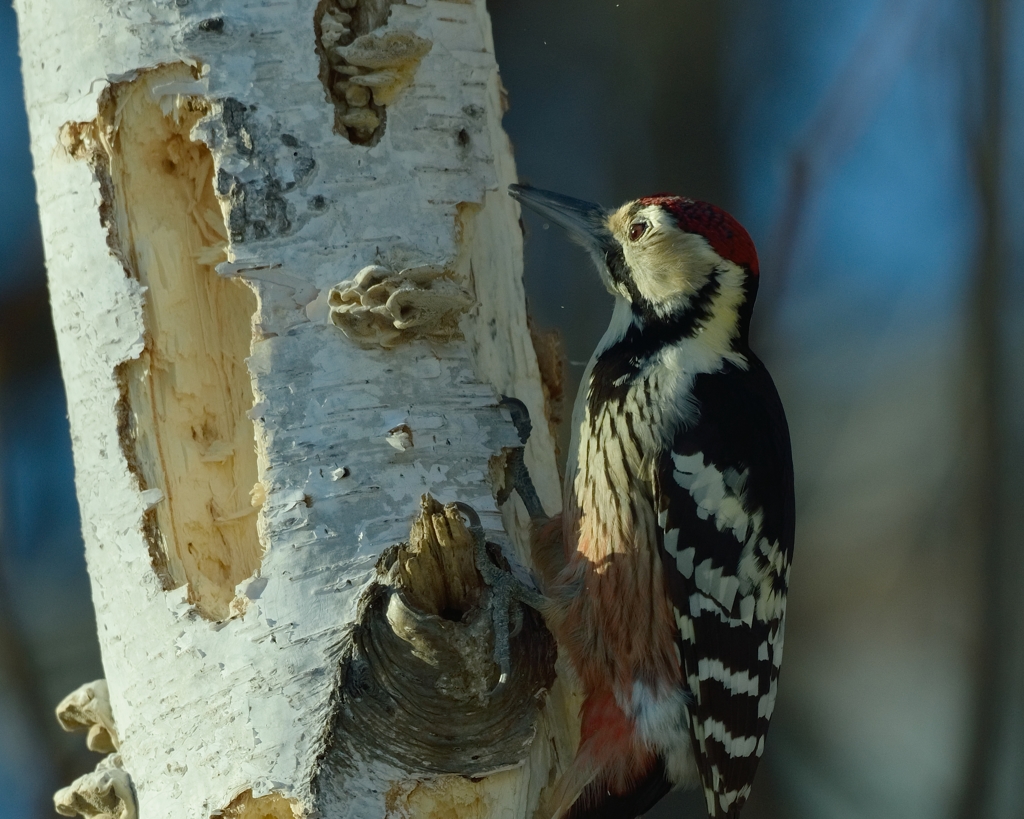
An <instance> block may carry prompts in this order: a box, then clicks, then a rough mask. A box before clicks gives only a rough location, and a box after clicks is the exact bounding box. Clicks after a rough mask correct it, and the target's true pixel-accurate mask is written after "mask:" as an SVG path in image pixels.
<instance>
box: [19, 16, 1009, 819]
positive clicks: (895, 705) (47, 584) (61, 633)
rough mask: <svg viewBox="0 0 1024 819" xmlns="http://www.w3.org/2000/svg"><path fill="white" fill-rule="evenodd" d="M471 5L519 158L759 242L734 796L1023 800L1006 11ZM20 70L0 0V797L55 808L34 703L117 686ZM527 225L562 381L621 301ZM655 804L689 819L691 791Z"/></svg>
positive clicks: (44, 713) (538, 313) (752, 815)
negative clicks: (741, 732)
mask: <svg viewBox="0 0 1024 819" xmlns="http://www.w3.org/2000/svg"><path fill="white" fill-rule="evenodd" d="M489 6H490V8H491V11H492V15H493V20H494V33H495V42H496V48H497V52H498V60H499V64H500V66H501V71H502V77H503V80H504V83H505V85H506V87H507V89H508V91H509V96H510V101H511V106H512V107H511V110H510V111H509V113H508V114H507V116H506V119H505V124H506V128H507V130H508V132H509V134H510V135H511V137H512V140H513V143H514V146H515V149H516V156H517V162H518V166H519V172H520V175H521V177H522V179H523V180H525V181H528V182H531V183H533V184H535V185H538V186H540V187H545V188H549V189H552V190H557V191H561V192H564V193H567V194H570V195H573V196H577V197H581V198H589V199H593V200H596V201H600V202H603V203H605V204H608V205H612V204H618V203H619V202H622V201H625V200H627V199H630V198H634V197H636V196H640V195H643V194H649V193H653V192H657V191H671V192H675V193H683V194H686V195H690V196H693V197H695V198H702V199H708V200H711V201H714V202H716V203H718V204H720V205H722V206H724V207H726V208H727V209H728V210H730V211H731V212H732V213H733V214H734V215H735V216H737V218H739V219H740V221H741V222H743V223H744V224H745V225H746V226H747V228H748V229H749V231H750V233H751V234H752V236H753V237H754V240H755V242H756V243H757V245H758V248H759V251H760V254H761V262H762V274H763V275H762V292H761V295H760V297H759V306H758V310H757V311H756V314H755V319H754V322H755V326H754V334H755V340H756V344H755V346H756V348H757V349H758V351H759V352H760V353H761V355H762V357H763V358H764V359H765V360H766V362H767V363H768V365H769V368H770V369H771V370H772V372H773V373H774V375H775V378H776V381H777V383H778V386H779V389H780V392H781V394H782V397H783V400H784V402H785V404H786V407H787V411H788V414H789V418H790V425H791V428H792V434H793V443H794V456H795V461H796V468H797V491H798V514H799V528H798V535H797V555H796V563H795V568H794V571H793V576H792V593H791V598H790V600H791V602H790V608H789V614H790V621H789V626H788V631H787V641H786V667H785V671H784V672H783V675H782V685H781V690H780V699H779V704H778V709H777V712H776V717H775V720H774V721H773V728H772V733H771V736H770V738H769V744H768V752H767V754H766V755H765V758H764V762H763V763H762V766H761V771H760V772H759V774H758V779H757V782H756V784H755V789H754V797H753V799H752V801H751V803H750V805H749V808H748V809H747V810H746V811H745V813H744V816H745V817H746V819H757V817H797V818H798V819H801V818H802V817H807V818H808V819H811V818H812V817H813V818H814V819H832V818H833V817H834V818H835V819H846V818H847V817H849V818H850V819H854V817H864V819H878V818H880V817H893V819H896V817H899V818H900V819H914V818H916V817H921V819H925V818H926V817H927V818H928V819H934V817H957V819H969V817H975V816H977V817H982V816H984V817H986V819H1021V817H1024V607H1022V606H1020V605H1019V604H1018V603H1017V599H1018V598H1017V595H1019V593H1020V589H1022V588H1024V557H1022V551H1024V550H1022V538H1021V535H1020V532H1021V531H1022V527H1024V504H1022V503H1021V501H1020V498H1021V496H1022V493H1024V492H1022V490H1024V470H1022V469H1021V466H1020V464H1021V462H1022V456H1024V423H1022V422H1024V413H1022V412H1021V411H1020V409H1019V407H1020V406H1021V399H1022V398H1024V389H1022V387H1024V320H1022V319H1024V275H1022V250H1024V248H1022V246H1021V243H1022V236H1024V231H1021V229H1020V228H1021V226H1022V218H1021V217H1022V208H1024V184H1022V183H1024V174H1022V171H1024V140H1022V138H1021V137H1022V134H1024V128H1022V125H1024V122H1022V115H1024V60H1022V57H1024V48H1022V46H1024V4H1021V3H1018V2H1011V0H1002V2H996V0H822V2H817V3H811V2H806V1H804V2H798V1H797V0H774V2H770V3H768V2H753V0H714V2H709V1H708V0H701V1H700V2H698V0H490V2H489ZM1000 7H1002V8H1003V9H1004V16H1003V19H1002V20H1001V22H998V23H997V24H996V25H995V28H997V29H998V34H999V38H998V41H999V43H1001V46H999V47H993V46H992V44H991V41H989V42H988V44H986V40H985V32H986V30H987V29H986V26H989V30H990V29H991V28H992V24H991V23H989V22H987V21H988V20H990V19H991V18H989V17H986V14H990V13H991V10H992V9H998V8H1000ZM1000 54H1002V55H1003V59H1002V61H1001V62H1000V61H999V60H996V64H995V68H994V69H993V68H989V69H987V70H986V60H985V58H986V57H993V56H995V57H998V56H999V55H1000ZM18 72H19V65H18V59H17V41H16V21H15V16H14V14H13V12H12V11H11V9H10V8H9V7H8V5H7V3H6V0H4V5H3V6H2V7H0V111H2V112H3V113H2V114H0V792H3V793H4V794H5V795H6V797H7V798H6V799H4V800H0V819H7V817H12V819H14V818H15V817H17V819H21V817H43V816H49V815H52V814H51V811H52V808H51V807H50V804H51V803H50V794H51V793H52V791H53V790H55V789H56V788H57V787H59V786H61V785H64V784H67V783H68V782H70V781H71V779H72V778H74V777H75V776H77V775H80V774H81V773H82V772H84V771H86V770H88V769H90V768H91V767H92V766H93V765H94V764H95V759H96V758H95V757H92V758H90V756H91V755H89V754H88V753H87V752H85V751H84V750H83V748H84V743H83V741H82V738H81V737H80V736H76V737H66V736H64V735H62V734H61V733H60V732H59V729H58V728H57V727H56V723H55V721H54V720H53V717H52V709H53V706H54V705H55V704H56V702H57V701H58V700H59V699H60V698H61V697H63V696H64V695H65V694H66V693H68V692H70V691H71V690H72V689H73V688H75V687H77V686H78V685H79V684H81V683H82V682H86V681H88V680H91V679H94V678H97V677H100V676H102V669H101V665H100V662H99V657H98V650H97V647H96V640H95V636H94V623H93V620H92V612H91V606H90V603H89V591H88V579H87V577H86V574H85V565H84V559H83V554H82V542H81V537H80V534H79V520H78V516H77V507H76V503H75V498H74V487H73V467H72V459H71V453H70V440H69V433H68V426H67V420H66V408H65V406H64V396H63V389H62V386H61V382H60V374H59V369H58V365H57V361H56V352H55V345H54V341H53V330H52V327H51V326H50V318H49V312H48V305H47V301H46V292H45V277H44V269H43V261H42V250H41V247H40V239H39V227H38V222H37V217H36V214H35V205H34V199H33V195H34V192H33V185H32V178H31V164H30V157H29V153H28V134H27V126H26V121H25V117H24V113H23V102H22V98H21V93H20V78H19V73H18ZM998 83H1002V88H1001V93H999V94H998V96H997V98H998V99H1001V100H1002V109H1001V113H1000V109H999V108H998V107H996V108H993V106H992V105H991V104H990V99H991V97H990V96H989V95H988V93H987V89H992V88H993V87H996V88H998V85H997V84H998ZM994 84H995V85H994ZM993 112H995V113H993ZM994 133H998V134H1001V138H1002V145H1001V149H1000V151H999V153H998V161H997V164H996V165H995V166H994V169H993V170H991V171H989V172H990V173H991V174H993V175H994V177H995V178H997V179H998V181H999V196H998V197H996V198H994V199H993V198H990V199H989V200H987V201H986V200H985V199H983V198H982V197H981V195H980V193H979V190H980V189H979V184H978V183H979V174H981V173H983V172H984V169H983V168H982V166H980V165H979V163H978V162H977V161H976V157H977V149H978V147H979V146H983V145H985V144H986V140H991V139H992V134H994ZM993 225H995V226H996V227H997V228H998V229H997V230H996V233H995V234H994V235H996V236H999V235H1002V237H1003V238H1002V244H1001V245H1000V246H998V248H997V249H998V252H997V253H996V254H994V256H993V259H994V262H993V263H990V264H988V265H987V266H986V262H985V260H986V258H987V257H986V254H984V253H983V252H982V250H983V247H984V243H985V241H986V240H984V239H983V237H984V236H991V235H993V234H992V233H991V229H992V227H993ZM1000 226H1001V227H1000ZM526 227H527V288H528V294H529V300H530V306H531V310H532V312H533V314H534V316H535V318H536V319H537V321H538V323H539V324H540V326H541V327H542V328H557V329H559V330H560V331H561V333H562V336H563V339H564V343H565V347H566V352H567V369H566V386H565V391H566V395H567V399H566V400H567V402H569V403H570V404H571V401H572V396H573V395H574V394H575V389H576V384H577V382H578V379H579V377H580V375H581V373H582V365H583V363H584V362H585V361H586V359H587V358H588V356H589V354H590V351H591V349H592V348H593V345H594V343H595V342H596V340H597V338H598V337H599V336H600V334H601V333H602V331H603V330H604V326H605V323H606V322H607V316H608V309H609V307H610V304H609V298H608V297H607V296H606V295H605V294H604V293H603V291H602V290H601V288H600V287H599V285H598V283H597V280H596V276H595V274H594V273H593V271H592V270H591V269H590V267H589V262H588V261H587V260H586V259H585V258H584V256H583V254H582V253H581V252H580V251H578V250H577V249H575V248H574V247H573V246H571V245H569V244H568V243H567V242H565V240H564V237H563V236H562V235H560V233H559V232H558V231H557V230H547V229H546V226H545V225H544V224H543V222H541V221H539V220H536V219H533V218H531V217H527V218H526ZM987 230H988V231H989V232H986V231H987ZM1000 231H1001V233H1000ZM989 244H991V243H989ZM990 255H991V254H990ZM986 283H987V285H986ZM986 286H987V287H988V288H989V289H988V290H986V289H985V287H986ZM992 288H994V290H993V289H992ZM986 292H987V293H989V294H994V297H990V298H988V299H986V298H984V297H983V296H981V295H979V294H983V293H986ZM986 637H987V638H989V639H985V638H986ZM654 814H657V816H659V817H669V816H675V817H684V818H685V817H702V816H703V815H704V814H703V808H702V800H701V799H700V798H699V797H698V796H696V795H695V794H690V795H686V794H683V795H674V796H672V797H670V798H669V799H668V800H666V802H665V803H663V805H662V806H659V807H658V808H656V809H655V811H654V813H652V815H654Z"/></svg>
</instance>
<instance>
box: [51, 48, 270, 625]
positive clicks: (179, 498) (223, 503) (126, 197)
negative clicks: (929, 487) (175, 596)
mask: <svg viewBox="0 0 1024 819" xmlns="http://www.w3.org/2000/svg"><path fill="white" fill-rule="evenodd" d="M196 81H197V76H196V73H195V71H194V69H192V68H191V67H189V66H187V65H184V64H173V65H166V66H162V67H160V68H157V69H153V70H149V71H143V72H140V73H139V75H138V76H137V77H136V78H134V79H131V80H128V81H126V82H121V83H117V84H115V85H113V86H111V87H110V88H109V89H108V91H107V93H105V94H104V95H103V97H102V99H101V102H100V113H99V116H98V117H97V118H96V120H95V121H94V122H92V123H86V124H82V123H75V124H73V125H71V126H69V127H67V128H65V130H64V135H63V141H64V144H65V146H66V147H68V148H69V149H70V150H71V152H72V153H73V155H77V156H78V157H80V158H88V159H89V160H90V161H91V162H92V163H93V164H94V166H95V167H96V169H97V171H98V173H99V174H100V175H101V176H102V177H103V189H104V190H105V192H106V196H107V197H108V198H106V199H105V200H104V202H103V204H102V206H101V213H102V215H103V220H104V223H105V225H106V228H107V231H108V242H109V244H110V246H111V248H112V250H113V251H114V253H115V254H116V256H117V257H118V258H119V259H120V260H121V261H122V263H123V264H124V266H125V270H126V271H127V272H128V274H129V275H131V276H132V277H133V278H135V279H137V280H138V281H139V282H140V284H142V285H143V286H144V287H145V288H146V294H145V326H146V345H145V350H144V351H143V352H142V354H141V355H140V356H139V357H138V358H137V359H135V360H132V361H129V362H126V363H125V364H124V365H123V366H122V367H121V368H120V372H119V376H120V382H121V384H122V389H123V393H122V398H121V404H122V410H121V414H122V419H123V426H122V429H121V446H122V447H123V449H124V452H125V457H126V459H127V461H128V463H129V464H131V465H132V468H133V469H134V470H135V472H136V475H137V477H138V480H139V484H140V488H141V489H143V490H144V496H145V498H146V503H147V507H148V508H147V515H148V516H149V525H148V526H147V528H146V534H147V536H148V538H149V539H150V554H151V556H152V558H153V563H154V570H155V571H156V572H157V574H158V575H159V576H160V579H161V581H162V584H163V587H164V588H165V589H173V588H177V587H179V586H183V585H187V587H188V595H189V600H190V602H192V603H194V604H195V606H196V609H197V610H198V611H199V612H200V613H201V614H203V615H204V616H206V617H208V618H210V619H213V620H224V619H226V618H227V617H228V616H229V614H230V604H231V601H232V599H233V598H234V596H235V586H236V585H238V583H239V582H241V581H242V580H244V579H245V578H247V577H250V576H251V575H253V574H254V573H255V572H256V570H257V569H258V568H259V565H260V557H261V555H262V554H263V548H262V546H261V545H260V541H259V537H258V535H257V532H256V511H257V507H258V506H259V503H260V502H261V501H262V497H263V492H262V488H261V487H260V486H259V484H258V482H257V470H256V450H255V441H254V434H253V424H252V421H251V420H250V419H249V418H248V417H247V413H248V412H249V410H250V409H251V408H252V405H253V394H252V387H251V384H250V378H249V373H248V370H247V369H246V365H245V359H246V358H247V357H248V355H249V352H250V344H251V341H252V317H253V315H254V314H255V312H256V307H257V305H256V297H255V295H254V294H253V293H252V291H251V290H250V289H249V288H248V287H246V286H245V285H244V284H242V283H241V282H238V281H231V280H227V279H223V278H221V277H220V276H218V275H217V272H216V269H215V268H216V265H217V264H219V263H221V262H224V261H226V260H227V241H228V231H227V226H226V225H225V222H224V216H223V215H222V211H221V206H220V203H219V202H218V200H217V196H216V193H215V190H214V164H213V157H212V155H211V153H210V150H209V148H208V147H207V146H206V145H205V144H204V143H202V142H197V141H193V140H192V138H191V133H192V129H193V128H194V127H195V126H196V124H197V123H198V122H199V121H200V119H202V118H203V117H205V116H207V115H208V114H209V113H210V111H211V107H212V104H211V103H210V102H209V101H208V100H206V99H204V98H203V97H200V96H193V95H187V93H186V94H182V93H181V92H183V91H184V92H188V91H189V90H191V89H193V88H194V87H195V85H196ZM230 121H231V120H230V118H229V122H230ZM83 154H91V155H88V156H87V157H84V156H83Z"/></svg>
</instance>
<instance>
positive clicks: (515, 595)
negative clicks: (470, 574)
mask: <svg viewBox="0 0 1024 819" xmlns="http://www.w3.org/2000/svg"><path fill="white" fill-rule="evenodd" d="M455 506H456V508H457V509H458V510H459V511H460V512H461V513H462V514H463V515H464V516H465V517H466V519H467V520H468V521H469V525H468V527H467V528H468V529H469V533H470V534H471V535H472V536H473V542H474V550H475V558H476V567H477V570H478V571H479V572H480V575H481V577H483V579H484V583H486V584H487V585H488V586H489V587H490V589H491V624H492V628H493V631H494V655H493V657H494V664H495V665H496V666H498V669H499V672H500V673H499V676H498V684H497V685H496V686H495V688H494V690H493V691H492V692H491V693H492V694H494V693H496V692H497V691H499V690H501V688H502V687H503V686H504V685H505V683H507V682H508V678H509V674H510V673H511V664H512V659H511V657H512V652H511V647H510V645H509V639H510V638H511V637H514V636H515V635H516V634H518V633H519V631H520V629H522V626H523V612H522V610H521V609H520V607H519V606H518V605H515V604H516V603H525V604H526V605H528V606H530V607H531V608H534V609H538V610H539V609H540V607H541V606H542V605H543V603H544V596H543V595H541V594H540V593H539V592H536V591H534V590H533V589H531V588H529V587H528V586H527V585H526V584H525V583H523V582H522V581H520V580H518V579H517V578H516V577H515V576H514V575H513V574H512V572H511V571H507V570H505V569H502V568H501V567H500V566H498V565H497V564H495V562H494V561H493V560H492V559H491V556H490V554H489V553H488V551H487V536H486V534H485V533H484V527H483V525H482V524H481V523H480V516H479V515H478V514H477V513H476V510H475V509H473V507H472V506H470V505H469V504H466V503H462V502H456V504H455Z"/></svg>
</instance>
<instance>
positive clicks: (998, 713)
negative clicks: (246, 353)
mask: <svg viewBox="0 0 1024 819" xmlns="http://www.w3.org/2000/svg"><path fill="white" fill-rule="evenodd" d="M980 5H981V18H982V31H981V35H982V37H981V43H980V48H981V55H980V56H981V67H982V72H981V85H982V87H981V93H980V94H979V95H978V96H979V99H980V102H981V105H982V110H981V112H980V113H981V123H980V132H979V133H978V135H977V140H976V144H975V152H974V156H975V166H974V171H975V179H976V183H977V187H978V205H979V208H980V216H981V229H980V234H979V236H978V244H979V247H978V257H977V258H978V267H977V269H976V271H975V274H974V281H973V282H972V291H973V292H972V294H971V303H970V314H969V321H970V324H969V332H970V337H969V341H970V344H971V348H970V357H969V359H968V365H969V367H970V370H969V372H968V373H967V380H968V383H969V384H970V385H971V386H972V387H973V390H972V399H973V401H972V403H971V404H970V405H969V406H967V407H965V423H964V427H965V428H964V434H965V437H966V439H967V440H969V441H971V442H972V444H973V450H974V451H973V459H972V460H973V462H974V475H973V480H974V496H973V505H972V509H971V510H970V513H969V514H970V521H971V525H972V527H973V528H974V530H975V531H976V532H977V542H978V547H979V550H980V555H979V556H980V570H981V577H980V581H981V583H980V589H979V595H980V601H979V605H980V618H979V623H978V628H979V630H978V635H977V655H976V658H975V663H974V666H973V667H974V669H975V671H976V679H975V703H974V708H975V711H974V721H973V731H974V735H973V737H972V742H971V755H970V758H969V759H968V761H967V768H966V777H965V780H964V783H963V788H964V789H963V793H962V795H961V799H960V805H959V806H958V810H957V816H958V817H959V818H960V819H974V817H978V816H991V815H995V814H1000V815H1001V811H1000V810H999V807H1000V806H999V805H997V804H995V800H996V796H997V793H998V792H999V791H1000V790H1001V788H999V787H998V786H999V785H1001V784H1002V782H1001V780H1002V778H1003V777H1005V776H1007V775H1009V776H1010V777H1012V781H1013V782H1014V787H1015V788H1017V790H1018V793H1019V790H1020V785H1019V780H1020V771H1019V770H1016V771H1010V772H1008V771H1007V770H1006V766H1005V764H1000V763H1001V762H1003V763H1005V761H1006V760H1005V759H1003V758H1002V754H1001V749H1003V748H1006V747H1007V746H1008V743H1007V741H1006V740H1007V736H1006V731H1007V726H1008V724H1009V723H1010V720H1011V719H1012V716H1013V715H1012V704H1013V702H1012V700H1013V697H1014V696H1015V693H1014V692H1015V691H1016V688H1017V687H1018V686H1020V685H1021V681H1020V680H1014V679H1013V678H1012V677H1013V671H1014V664H1015V660H1016V654H1017V652H1019V651H1020V646H1019V643H1020V634H1019V632H1018V628H1017V626H1016V624H1017V622H1018V620H1019V617H1020V588H1021V580H1022V578H1021V576H1020V575H1021V568H1022V567H1021V564H1020V559H1019V557H1018V556H1017V555H1016V554H1015V552H1016V548H1015V544H1014V543H1012V542H1011V539H1010V538H1009V537H1007V535H1006V530H1005V523H1006V520H1007V515H1006V511H1007V510H1006V500H1005V499H1004V489H1003V487H1004V486H1005V481H1004V476H1005V474H1006V458H1005V456H1004V449H1005V445H1006V441H1007V440H1008V435H1009V431H1008V428H1007V424H1006V423H1005V416H1004V404H1005V401H1004V398H1005V390H1004V382H1003V374H1004V354H1003V349H1002V346H1003V345H1002V336H1003V311H1002V309H1001V306H1002V301H1003V298H1004V294H1005V290H1006V286H1005V284H1006V274H1005V265H1006V264H1007V257H1008V251H1007V241H1006V229H1005V225H1004V221H1003V212H1004V211H1003V207H1002V185H1001V182H1002V173H1003V147H1004V146H1003V140H1004V129H1005V114H1004V93H1005V88H1004V83H1005V73H1006V46H1005V42H1004V40H1005V36H1006V35H1005V28H1004V23H1005V18H1006V14H1005V2H1004V0H980ZM1009 746H1010V747H1012V743H1009Z"/></svg>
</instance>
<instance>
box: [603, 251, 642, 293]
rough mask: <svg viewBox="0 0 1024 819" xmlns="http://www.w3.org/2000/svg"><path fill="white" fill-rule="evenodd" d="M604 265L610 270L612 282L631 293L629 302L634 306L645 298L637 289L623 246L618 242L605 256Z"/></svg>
mask: <svg viewBox="0 0 1024 819" xmlns="http://www.w3.org/2000/svg"><path fill="white" fill-rule="evenodd" d="M604 263H605V266H606V267H607V268H608V275H609V276H611V277H612V281H613V282H615V284H617V285H621V286H622V287H625V288H626V292H627V293H629V300H630V301H631V302H632V303H633V304H637V303H638V302H639V301H640V300H641V299H642V298H643V296H641V295H640V291H639V290H638V289H637V286H636V283H635V282H634V281H633V277H632V276H631V275H630V273H629V268H628V267H626V257H625V255H624V254H623V252H622V245H620V244H619V243H618V242H613V244H612V246H611V247H610V248H609V249H608V250H607V251H606V252H605V254H604Z"/></svg>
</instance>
